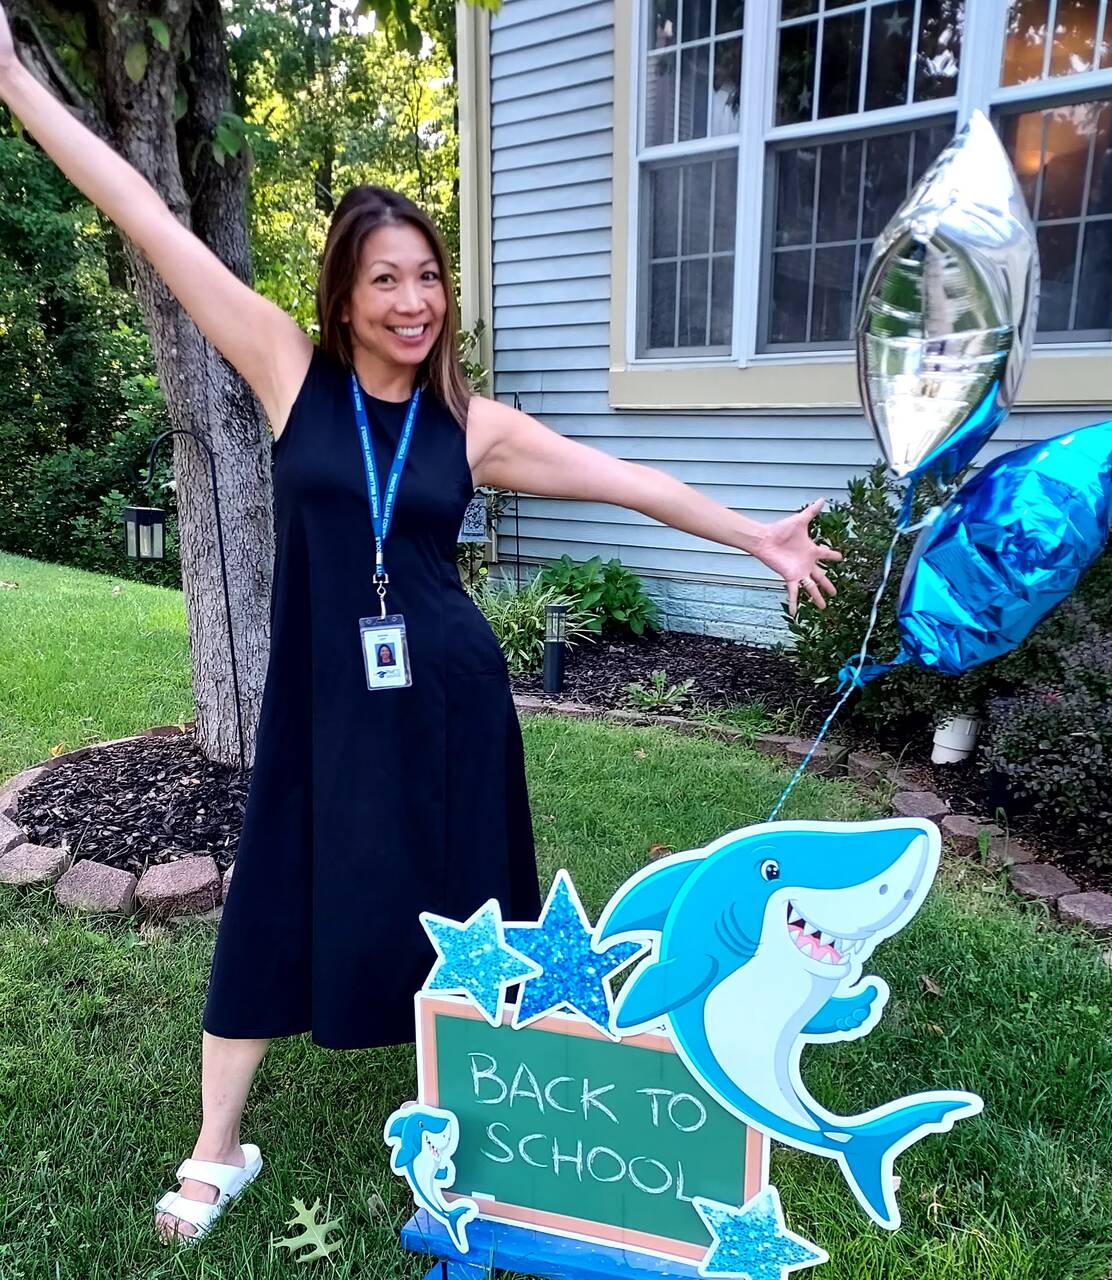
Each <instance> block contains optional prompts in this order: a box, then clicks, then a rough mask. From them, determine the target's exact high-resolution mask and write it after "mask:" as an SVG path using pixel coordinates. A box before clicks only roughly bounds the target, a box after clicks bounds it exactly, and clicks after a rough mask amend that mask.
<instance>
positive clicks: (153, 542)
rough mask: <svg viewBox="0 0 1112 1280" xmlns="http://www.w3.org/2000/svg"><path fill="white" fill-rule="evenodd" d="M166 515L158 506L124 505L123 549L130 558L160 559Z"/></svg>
mask: <svg viewBox="0 0 1112 1280" xmlns="http://www.w3.org/2000/svg"><path fill="white" fill-rule="evenodd" d="M165 533H166V516H165V513H164V512H163V511H161V510H160V509H159V508H158V507H124V550H125V551H126V552H127V554H128V557H129V558H130V559H132V560H161V559H162V558H163V556H164V555H165V550H166V539H165Z"/></svg>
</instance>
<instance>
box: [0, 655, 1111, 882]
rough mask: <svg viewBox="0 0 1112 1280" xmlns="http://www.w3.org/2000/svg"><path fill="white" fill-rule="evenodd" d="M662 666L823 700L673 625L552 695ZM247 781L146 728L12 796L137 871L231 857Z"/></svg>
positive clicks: (971, 785)
mask: <svg viewBox="0 0 1112 1280" xmlns="http://www.w3.org/2000/svg"><path fill="white" fill-rule="evenodd" d="M661 669H663V670H664V671H665V672H666V673H667V678H668V682H669V683H670V684H676V683H679V682H682V681H683V680H686V679H688V678H692V679H694V681H695V684H694V687H693V688H692V691H691V696H692V700H693V704H694V706H695V707H697V708H700V709H701V708H703V707H707V708H721V707H729V706H737V705H744V704H749V703H759V704H760V705H761V706H763V707H764V708H765V709H766V710H767V711H769V712H785V713H787V715H788V716H790V718H791V723H792V725H793V726H794V731H795V732H798V733H800V734H802V735H809V734H812V733H814V732H815V731H816V730H817V728H818V727H819V725H820V724H821V722H822V720H823V718H824V716H825V715H826V712H827V711H828V710H829V708H830V705H831V698H830V695H829V694H824V693H823V692H822V691H820V690H817V689H816V687H815V686H814V685H813V684H812V683H811V682H810V681H809V680H808V679H807V678H806V677H805V676H803V675H802V674H801V673H800V671H799V669H798V667H797V666H796V663H795V661H794V659H793V658H792V656H791V655H790V653H782V652H779V651H776V650H768V649H758V648H754V647H752V646H750V645H743V644H737V643H735V642H733V641H730V640H721V639H717V638H715V637H711V636H694V635H681V634H678V633H675V632H670V633H663V634H661V635H658V636H654V637H643V638H640V639H623V640H621V641H613V640H609V639H603V640H600V641H596V642H595V643H593V644H583V645H580V646H578V647H577V648H575V649H572V650H570V651H569V653H568V656H567V663H566V670H565V678H564V689H563V692H562V693H561V694H560V695H558V697H554V698H553V699H552V700H553V701H565V700H566V701H573V702H581V703H585V704H587V705H588V706H595V707H599V708H620V707H624V706H626V705H628V704H627V702H626V694H625V686H626V685H627V684H630V683H631V682H634V681H640V682H641V683H643V684H647V683H648V682H649V680H650V679H651V676H652V673H653V672H654V671H657V670H661ZM513 687H514V690H515V691H516V692H518V693H523V694H530V695H534V696H543V690H542V681H541V677H540V676H539V675H537V676H519V677H515V678H514V680H513ZM838 738H839V740H840V741H842V742H849V744H850V745H851V746H853V747H855V748H861V749H864V750H874V749H877V747H876V744H875V743H872V742H869V741H867V740H864V739H860V738H859V737H858V736H857V734H856V732H855V730H854V728H853V726H852V724H851V723H850V722H849V721H845V722H844V723H842V724H841V725H840V726H839V727H838ZM884 745H885V746H887V748H888V750H889V751H890V752H891V753H892V754H894V755H896V756H897V757H900V764H901V766H902V767H904V768H905V769H907V770H908V772H909V773H911V774H912V775H913V777H914V778H915V779H917V780H918V785H921V786H922V787H923V788H924V789H926V790H933V791H937V792H938V794H940V795H942V796H943V797H944V798H945V799H947V800H948V801H949V803H950V807H951V809H952V811H953V812H955V813H972V814H976V815H979V816H981V817H983V818H988V819H992V818H993V817H994V816H995V813H996V808H997V805H998V804H999V803H1000V800H1001V797H1000V796H998V795H996V794H995V793H994V792H993V789H992V786H991V785H990V780H989V779H988V778H986V776H985V774H984V772H983V770H982V769H981V768H980V766H979V764H978V762H977V761H976V760H973V761H970V762H968V763H966V764H962V765H949V766H942V767H939V766H935V765H932V764H931V763H930V734H929V732H928V731H927V730H926V729H924V730H923V731H922V732H921V733H919V734H917V735H915V737H914V738H913V740H912V741H911V742H910V743H908V744H907V746H906V750H905V751H904V752H903V754H902V756H901V752H900V748H899V746H898V745H896V744H892V743H887V744H884ZM249 781H250V772H248V774H247V776H246V778H240V776H239V772H238V770H237V769H235V768H234V767H229V766H225V765H219V764H213V763H212V762H211V761H209V760H206V759H205V758H204V756H203V755H202V754H201V752H200V749H199V748H198V746H197V743H196V740H195V737H194V735H193V733H192V732H187V733H185V734H177V735H173V736H161V735H157V734H155V735H150V736H147V737H144V738H141V739H138V740H136V741H133V742H127V743H120V744H117V745H115V746H111V747H104V748H101V749H99V750H97V751H95V752H92V753H91V754H90V755H88V756H85V757H82V758H79V759H76V760H72V761H65V762H64V763H61V764H60V765H59V766H58V767H57V768H56V769H54V770H52V771H51V772H49V773H47V774H45V775H44V776H43V777H42V778H40V779H39V781H38V782H37V783H35V785H34V786H32V787H30V788H28V790H26V791H24V792H23V793H22V794H21V796H20V799H19V807H18V811H17V821H18V823H19V825H20V826H21V827H23V829H24V830H25V831H27V833H28V837H29V838H30V839H31V840H32V841H33V842H35V843H37V844H44V845H62V844H65V845H68V846H69V847H70V848H71V849H73V850H74V854H75V856H76V857H78V858H93V859H95V860H96V861H97V862H102V863H106V864H108V865H109V866H114V867H119V868H121V869H124V870H128V871H131V872H133V873H134V874H135V875H142V873H143V871H144V870H145V869H146V868H147V867H148V866H151V865H154V864H157V863H161V862H169V861H174V860H175V859H177V858H179V857H181V856H182V855H183V852H191V853H208V854H211V855H212V857H213V858H215V860H216V862H217V865H218V866H219V867H220V868H221V869H222V870H223V869H224V868H225V867H227V866H228V865H229V864H230V863H231V862H232V860H233V858H234V857H235V849H236V844H237V842H238V840H239V833H240V830H241V828H242V824H243V812H244V806H245V804H246V799H247V787H248V783H249ZM1008 812H1009V827H1010V829H1011V831H1012V834H1013V835H1014V836H1015V838H1017V839H1019V840H1021V841H1023V842H1024V843H1026V844H1029V845H1030V846H1031V847H1032V848H1034V849H1035V850H1036V851H1038V852H1040V853H1041V854H1043V855H1045V856H1047V857H1052V858H1054V860H1055V861H1057V862H1059V863H1060V864H1061V865H1062V866H1063V867H1064V868H1065V869H1066V870H1067V871H1068V872H1069V874H1070V875H1072V876H1073V877H1074V878H1075V879H1076V880H1078V881H1079V882H1080V883H1081V884H1082V886H1083V887H1085V888H1104V889H1108V888H1110V887H1112V886H1110V880H1112V877H1110V875H1109V873H1108V872H1107V871H1103V872H1102V871H1100V870H1096V869H1093V868H1091V867H1090V866H1089V865H1088V860H1087V856H1086V855H1087V852H1088V851H1087V849H1086V848H1085V847H1084V846H1083V845H1082V844H1081V843H1080V842H1075V841H1073V840H1071V839H1070V835H1069V833H1068V832H1061V831H1056V830H1055V829H1054V828H1053V825H1052V824H1051V823H1050V822H1049V821H1047V820H1046V819H1043V818H1041V817H1040V816H1039V815H1037V814H1025V813H1022V812H1020V811H1019V810H1018V809H1017V808H1016V806H1015V805H1014V804H1011V803H1009V805H1008Z"/></svg>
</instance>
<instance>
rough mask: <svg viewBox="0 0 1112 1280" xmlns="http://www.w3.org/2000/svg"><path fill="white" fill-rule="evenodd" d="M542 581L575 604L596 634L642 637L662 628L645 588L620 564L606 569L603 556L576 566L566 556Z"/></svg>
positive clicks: (543, 574)
mask: <svg viewBox="0 0 1112 1280" xmlns="http://www.w3.org/2000/svg"><path fill="white" fill-rule="evenodd" d="M538 577H539V579H540V581H541V582H542V583H543V585H544V586H546V587H551V588H553V589H554V590H556V591H558V592H559V593H560V594H561V595H563V596H566V597H567V598H568V599H569V600H573V601H575V603H576V604H577V605H578V607H579V609H580V610H581V612H582V613H584V614H585V615H586V617H587V619H588V622H587V624H586V625H587V629H588V630H590V631H593V632H595V633H596V634H602V633H603V632H630V631H631V632H632V633H633V634H634V635H635V636H640V635H644V634H645V632H646V631H649V630H657V629H659V627H660V614H659V611H658V610H657V607H656V605H655V603H654V602H653V601H652V600H651V599H650V598H649V596H648V595H647V594H646V593H645V588H644V584H643V583H642V582H641V579H640V578H639V577H638V576H637V575H636V574H635V573H634V572H633V571H632V570H630V569H627V568H626V567H625V566H624V565H623V564H622V562H621V561H620V560H608V561H607V562H606V564H605V565H604V564H603V563H602V557H601V556H593V557H592V558H591V559H590V560H584V561H582V562H581V563H576V561H574V560H573V559H572V558H571V556H568V555H564V556H561V557H560V559H559V560H557V561H556V563H555V564H550V565H546V566H545V567H544V568H543V569H542V570H541V572H540V574H539V575H538Z"/></svg>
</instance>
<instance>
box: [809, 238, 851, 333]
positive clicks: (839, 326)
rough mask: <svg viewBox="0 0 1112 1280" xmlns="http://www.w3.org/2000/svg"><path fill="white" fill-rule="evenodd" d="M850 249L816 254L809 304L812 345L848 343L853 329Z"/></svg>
mask: <svg viewBox="0 0 1112 1280" xmlns="http://www.w3.org/2000/svg"><path fill="white" fill-rule="evenodd" d="M855 260H856V251H855V249H854V247H853V246H852V245H848V246H846V247H844V248H839V249H816V250H815V296H814V300H813V302H812V304H811V341H812V342H838V341H846V342H848V341H849V337H850V333H851V330H852V327H853V304H854V296H853V268H854V262H855Z"/></svg>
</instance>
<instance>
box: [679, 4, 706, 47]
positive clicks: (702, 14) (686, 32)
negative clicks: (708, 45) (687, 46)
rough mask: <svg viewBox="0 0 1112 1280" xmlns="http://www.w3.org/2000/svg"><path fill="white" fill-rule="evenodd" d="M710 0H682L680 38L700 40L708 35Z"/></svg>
mask: <svg viewBox="0 0 1112 1280" xmlns="http://www.w3.org/2000/svg"><path fill="white" fill-rule="evenodd" d="M710 9H711V0H683V31H682V39H683V40H684V41H685V42H686V41H688V40H702V39H704V38H705V37H706V36H709V35H710Z"/></svg>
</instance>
